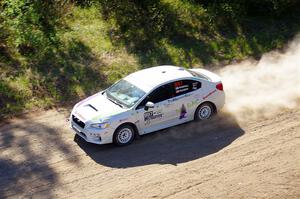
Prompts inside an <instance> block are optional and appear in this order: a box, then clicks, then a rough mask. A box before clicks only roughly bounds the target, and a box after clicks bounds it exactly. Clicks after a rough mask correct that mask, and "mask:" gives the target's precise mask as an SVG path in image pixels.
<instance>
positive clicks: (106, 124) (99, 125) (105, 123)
mask: <svg viewBox="0 0 300 199" xmlns="http://www.w3.org/2000/svg"><path fill="white" fill-rule="evenodd" d="M90 126H91V127H93V128H97V129H106V128H107V127H109V123H108V122H103V123H94V124H91V125H90Z"/></svg>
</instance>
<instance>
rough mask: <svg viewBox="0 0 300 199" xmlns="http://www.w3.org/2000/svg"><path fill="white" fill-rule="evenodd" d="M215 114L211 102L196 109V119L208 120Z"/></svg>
mask: <svg viewBox="0 0 300 199" xmlns="http://www.w3.org/2000/svg"><path fill="white" fill-rule="evenodd" d="M213 114H214V108H213V106H212V104H210V103H203V104H201V105H200V106H198V108H197V109H196V112H195V120H207V119H209V118H211V116H212V115H213Z"/></svg>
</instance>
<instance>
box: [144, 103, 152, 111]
mask: <svg viewBox="0 0 300 199" xmlns="http://www.w3.org/2000/svg"><path fill="white" fill-rule="evenodd" d="M149 108H154V103H153V102H147V103H146V105H145V108H144V109H145V110H146V111H147V110H148V109H149Z"/></svg>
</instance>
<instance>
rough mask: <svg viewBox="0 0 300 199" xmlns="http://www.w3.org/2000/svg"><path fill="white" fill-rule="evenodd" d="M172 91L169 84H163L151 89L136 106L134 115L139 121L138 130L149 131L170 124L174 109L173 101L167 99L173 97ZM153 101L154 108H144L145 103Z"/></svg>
mask: <svg viewBox="0 0 300 199" xmlns="http://www.w3.org/2000/svg"><path fill="white" fill-rule="evenodd" d="M174 95H175V94H174V92H173V89H172V87H171V84H165V85H163V86H160V87H158V88H156V89H154V91H152V92H151V93H150V94H149V95H148V96H146V97H145V99H144V100H143V101H142V102H141V103H140V104H139V105H138V106H137V108H136V116H137V120H138V121H139V123H138V126H139V129H140V130H141V131H140V132H141V133H142V134H143V133H149V132H153V131H157V130H159V129H162V128H167V127H169V126H170V120H171V119H172V114H173V112H172V111H173V110H174V108H175V107H174V103H173V102H171V101H169V99H171V98H172V97H174ZM147 102H153V103H154V108H149V109H148V110H145V104H146V103H147Z"/></svg>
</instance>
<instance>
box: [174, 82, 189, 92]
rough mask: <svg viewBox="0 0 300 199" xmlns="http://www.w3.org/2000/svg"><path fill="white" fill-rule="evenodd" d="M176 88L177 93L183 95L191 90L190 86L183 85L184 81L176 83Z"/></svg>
mask: <svg viewBox="0 0 300 199" xmlns="http://www.w3.org/2000/svg"><path fill="white" fill-rule="evenodd" d="M174 87H175V93H181V92H184V91H187V90H189V85H188V84H186V85H183V82H182V81H178V82H175V83H174Z"/></svg>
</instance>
